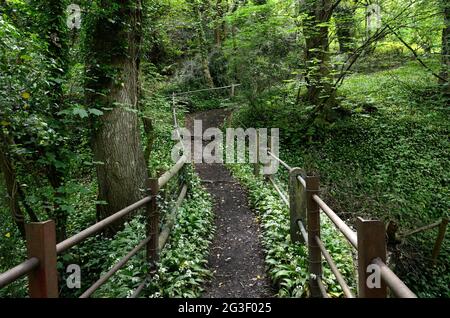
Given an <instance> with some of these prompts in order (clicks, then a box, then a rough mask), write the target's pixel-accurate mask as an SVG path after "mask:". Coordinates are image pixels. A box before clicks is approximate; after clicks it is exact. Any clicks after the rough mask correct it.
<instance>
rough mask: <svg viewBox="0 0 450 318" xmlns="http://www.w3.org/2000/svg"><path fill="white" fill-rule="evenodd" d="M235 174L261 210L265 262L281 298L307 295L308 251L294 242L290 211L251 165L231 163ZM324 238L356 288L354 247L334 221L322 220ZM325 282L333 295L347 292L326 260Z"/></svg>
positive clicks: (324, 269)
mask: <svg viewBox="0 0 450 318" xmlns="http://www.w3.org/2000/svg"><path fill="white" fill-rule="evenodd" d="M229 167H230V169H231V170H232V172H233V174H234V176H235V177H236V178H237V179H239V181H240V182H241V183H242V184H243V185H244V186H245V187H246V188H248V190H249V196H250V203H251V205H252V207H253V208H254V209H255V210H256V212H257V219H258V221H259V223H260V224H261V227H262V229H263V231H262V235H261V240H262V244H263V248H264V251H265V254H266V258H265V262H266V266H267V269H268V274H269V276H270V278H271V280H272V282H273V284H274V285H275V286H276V287H277V288H278V296H279V297H307V295H308V279H309V277H308V251H307V248H306V246H304V245H302V244H300V243H295V244H294V243H292V242H291V239H290V231H289V222H290V221H289V211H288V208H287V207H286V206H285V205H284V203H283V201H282V200H281V199H280V197H279V196H278V194H277V193H276V192H275V190H274V189H273V188H272V187H271V186H270V185H269V184H267V183H265V182H263V181H262V180H259V179H256V178H255V177H254V176H253V174H252V170H251V168H250V166H248V165H237V164H236V165H229ZM321 224H322V226H321V231H322V239H323V241H324V244H325V245H326V246H327V249H328V251H329V252H330V254H331V255H333V258H334V260H335V262H336V264H337V267H338V268H339V270H340V271H341V273H342V274H343V276H344V277H345V278H346V280H347V282H348V284H349V285H350V286H351V287H352V289H353V290H354V289H355V280H354V279H355V270H354V266H353V255H352V249H351V247H350V246H349V244H348V243H347V242H346V240H345V239H344V238H343V237H342V236H341V235H340V234H339V232H338V231H337V230H336V229H335V228H334V227H333V225H332V224H331V223H330V221H328V220H326V219H324V218H322V220H321ZM323 265H324V266H323V282H324V284H325V285H326V287H327V292H328V294H329V295H330V296H331V297H342V296H343V292H342V289H341V288H340V286H339V285H338V283H337V282H336V280H335V278H334V276H333V274H332V272H331V270H330V269H329V267H328V266H327V264H326V263H325V262H324V264H323Z"/></svg>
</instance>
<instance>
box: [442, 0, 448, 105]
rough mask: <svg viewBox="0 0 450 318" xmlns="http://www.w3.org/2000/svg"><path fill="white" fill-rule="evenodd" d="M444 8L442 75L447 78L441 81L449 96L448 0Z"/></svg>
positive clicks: (444, 3)
mask: <svg viewBox="0 0 450 318" xmlns="http://www.w3.org/2000/svg"><path fill="white" fill-rule="evenodd" d="M443 10H444V29H443V30H442V53H441V54H442V71H441V77H442V78H443V79H445V80H446V82H445V81H441V84H443V85H444V90H445V93H446V95H447V96H450V84H449V73H450V4H449V3H448V1H443Z"/></svg>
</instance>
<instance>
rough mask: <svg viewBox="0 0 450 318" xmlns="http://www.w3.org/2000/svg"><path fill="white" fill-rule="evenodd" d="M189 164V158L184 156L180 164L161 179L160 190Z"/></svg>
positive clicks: (159, 180)
mask: <svg viewBox="0 0 450 318" xmlns="http://www.w3.org/2000/svg"><path fill="white" fill-rule="evenodd" d="M186 163H187V157H186V156H182V157H181V158H180V159H179V160H178V162H177V163H176V164H175V165H174V166H173V167H172V168H171V169H170V170H169V171H167V172H166V173H164V174H163V175H162V176H161V177H160V178H159V179H158V183H159V188H160V189H161V188H163V187H164V186H165V185H166V184H167V183H168V182H169V181H170V179H172V178H173V177H174V176H175V175H176V174H177V173H178V172H179V171H180V170H181V168H183V166H184V165H185V164H186Z"/></svg>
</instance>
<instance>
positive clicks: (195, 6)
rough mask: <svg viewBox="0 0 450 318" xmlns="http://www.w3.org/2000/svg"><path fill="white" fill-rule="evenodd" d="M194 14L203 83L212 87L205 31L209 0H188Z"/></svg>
mask: <svg viewBox="0 0 450 318" xmlns="http://www.w3.org/2000/svg"><path fill="white" fill-rule="evenodd" d="M188 4H189V5H190V6H191V10H192V13H193V14H194V17H195V18H194V21H195V32H196V38H197V49H198V51H199V53H200V59H201V63H202V65H201V67H202V72H203V77H204V80H205V83H206V85H207V86H208V87H210V88H213V87H214V80H213V78H212V76H211V70H210V68H209V44H208V39H207V33H206V25H207V19H208V10H209V9H210V4H209V0H190V1H189V3H188Z"/></svg>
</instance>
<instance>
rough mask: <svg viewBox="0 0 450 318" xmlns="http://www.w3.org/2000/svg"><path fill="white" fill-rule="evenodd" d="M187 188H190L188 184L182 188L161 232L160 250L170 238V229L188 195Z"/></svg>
mask: <svg viewBox="0 0 450 318" xmlns="http://www.w3.org/2000/svg"><path fill="white" fill-rule="evenodd" d="M187 189H188V187H187V185H184V186H183V188H182V189H181V192H180V195H179V196H178V199H177V202H176V203H175V206H174V207H173V209H172V213H171V214H169V215H168V216H167V222H166V224H165V225H164V226H163V228H162V230H161V233H160V234H159V239H158V241H159V242H158V246H159V250H160V251H162V250H163V249H164V247H165V246H166V243H167V240H168V239H169V235H170V231H171V230H172V228H173V226H174V225H175V221H176V215H177V212H178V209H179V207H180V206H181V204H182V202H183V200H184V198H185V197H186V193H187Z"/></svg>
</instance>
